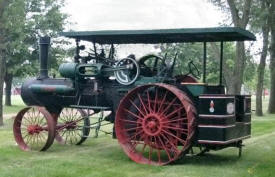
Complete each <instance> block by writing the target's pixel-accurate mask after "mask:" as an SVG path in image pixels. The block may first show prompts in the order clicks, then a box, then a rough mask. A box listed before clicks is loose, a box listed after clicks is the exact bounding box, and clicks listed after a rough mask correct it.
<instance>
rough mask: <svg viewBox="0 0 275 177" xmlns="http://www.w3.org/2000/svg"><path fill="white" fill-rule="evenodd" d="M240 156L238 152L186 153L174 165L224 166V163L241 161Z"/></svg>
mask: <svg viewBox="0 0 275 177" xmlns="http://www.w3.org/2000/svg"><path fill="white" fill-rule="evenodd" d="M239 160H240V158H239V157H238V155H236V154H233V153H232V154H231V155H228V154H221V153H219V154H216V153H213V154H211V151H210V153H206V154H204V155H202V156H196V155H193V156H192V155H186V156H184V157H182V158H181V159H179V160H177V161H176V162H175V163H173V165H184V164H189V165H191V164H192V165H204V166H217V165H218V166H223V165H230V164H233V163H235V162H237V161H239Z"/></svg>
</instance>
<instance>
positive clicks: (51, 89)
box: [30, 84, 74, 93]
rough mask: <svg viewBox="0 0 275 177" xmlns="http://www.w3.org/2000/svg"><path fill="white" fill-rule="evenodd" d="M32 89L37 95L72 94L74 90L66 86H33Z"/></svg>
mask: <svg viewBox="0 0 275 177" xmlns="http://www.w3.org/2000/svg"><path fill="white" fill-rule="evenodd" d="M30 89H31V90H32V91H33V92H35V93H70V92H73V91H74V88H72V87H69V86H66V85H45V84H32V85H30Z"/></svg>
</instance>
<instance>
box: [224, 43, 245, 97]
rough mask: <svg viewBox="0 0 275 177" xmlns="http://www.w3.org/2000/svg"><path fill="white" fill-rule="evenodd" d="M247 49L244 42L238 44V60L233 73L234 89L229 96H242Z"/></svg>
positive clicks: (236, 59) (229, 92)
mask: <svg viewBox="0 0 275 177" xmlns="http://www.w3.org/2000/svg"><path fill="white" fill-rule="evenodd" d="M245 62H246V56H245V47H244V42H237V45H236V58H235V64H234V71H233V88H232V90H229V91H228V94H240V93H241V87H242V83H243V73H244V69H245Z"/></svg>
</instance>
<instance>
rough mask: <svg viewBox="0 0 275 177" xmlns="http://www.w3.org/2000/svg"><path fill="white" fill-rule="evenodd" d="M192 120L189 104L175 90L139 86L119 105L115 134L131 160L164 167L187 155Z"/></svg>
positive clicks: (192, 133)
mask: <svg viewBox="0 0 275 177" xmlns="http://www.w3.org/2000/svg"><path fill="white" fill-rule="evenodd" d="M150 90H151V91H150ZM154 90H155V91H154ZM164 91H165V92H164ZM158 92H159V93H158ZM146 100H149V101H146ZM148 103H150V104H148ZM194 118H195V108H194V106H193V104H192V102H191V101H190V99H189V98H188V97H187V96H186V94H184V93H183V92H182V91H181V90H179V89H177V88H176V87H173V86H170V85H167V84H150V85H145V86H140V87H138V88H135V89H133V90H132V91H131V92H130V93H128V94H127V95H126V96H125V97H124V98H123V99H122V101H121V102H120V105H119V107H118V110H117V114H116V120H115V121H116V122H115V128H116V135H117V139H118V141H119V144H120V145H121V147H122V148H123V150H124V152H125V153H126V154H127V155H128V156H129V157H130V158H131V159H132V160H133V161H135V162H137V163H141V164H152V165H165V164H168V163H171V162H173V161H175V160H177V159H178V158H180V157H181V156H182V155H184V154H185V153H187V151H188V149H189V147H190V146H191V140H192V138H193V135H194ZM146 148H147V149H146Z"/></svg>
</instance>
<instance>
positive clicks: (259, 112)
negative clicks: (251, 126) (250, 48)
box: [256, 7, 269, 116]
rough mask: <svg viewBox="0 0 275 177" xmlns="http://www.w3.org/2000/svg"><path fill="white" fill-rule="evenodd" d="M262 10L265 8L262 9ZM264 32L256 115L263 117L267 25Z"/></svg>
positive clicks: (258, 72)
mask: <svg viewBox="0 0 275 177" xmlns="http://www.w3.org/2000/svg"><path fill="white" fill-rule="evenodd" d="M262 8H265V7H262ZM262 32H263V48H262V53H261V59H260V64H259V66H258V70H257V74H258V82H257V91H256V115H257V116H263V109H262V95H263V85H264V71H265V64H266V56H267V50H268V34H269V28H268V24H267V23H265V24H264V25H263V27H262Z"/></svg>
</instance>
